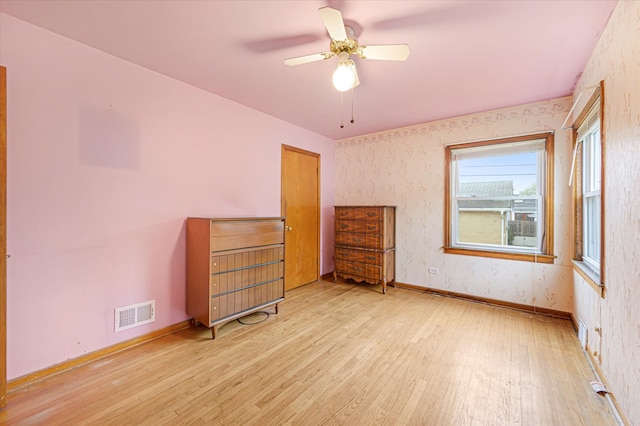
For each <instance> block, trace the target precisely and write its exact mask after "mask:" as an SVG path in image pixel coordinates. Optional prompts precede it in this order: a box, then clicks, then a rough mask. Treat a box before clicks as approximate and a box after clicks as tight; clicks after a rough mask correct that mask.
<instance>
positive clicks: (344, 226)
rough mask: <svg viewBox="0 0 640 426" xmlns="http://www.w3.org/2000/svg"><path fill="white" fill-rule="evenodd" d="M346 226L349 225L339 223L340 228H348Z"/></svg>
mask: <svg viewBox="0 0 640 426" xmlns="http://www.w3.org/2000/svg"><path fill="white" fill-rule="evenodd" d="M348 227H349V225H345V224H344V223H343V224H342V225H340V228H342V229H345V228H348Z"/></svg>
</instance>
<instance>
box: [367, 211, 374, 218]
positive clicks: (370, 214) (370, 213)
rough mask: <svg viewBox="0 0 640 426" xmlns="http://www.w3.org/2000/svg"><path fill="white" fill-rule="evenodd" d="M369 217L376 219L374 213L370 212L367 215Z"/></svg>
mask: <svg viewBox="0 0 640 426" xmlns="http://www.w3.org/2000/svg"><path fill="white" fill-rule="evenodd" d="M367 216H369V217H374V216H376V214H375V213H374V212H369V213H367Z"/></svg>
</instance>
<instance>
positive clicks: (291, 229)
mask: <svg viewBox="0 0 640 426" xmlns="http://www.w3.org/2000/svg"><path fill="white" fill-rule="evenodd" d="M284 229H286V230H287V231H293V228H292V227H290V226H286V227H285V228H284Z"/></svg>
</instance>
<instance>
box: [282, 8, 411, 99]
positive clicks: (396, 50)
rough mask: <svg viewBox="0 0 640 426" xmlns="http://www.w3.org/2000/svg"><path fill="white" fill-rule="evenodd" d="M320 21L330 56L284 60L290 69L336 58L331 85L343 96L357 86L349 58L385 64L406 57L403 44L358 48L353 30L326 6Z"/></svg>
mask: <svg viewBox="0 0 640 426" xmlns="http://www.w3.org/2000/svg"><path fill="white" fill-rule="evenodd" d="M318 11H319V12H320V17H321V18H322V21H323V22H324V26H325V27H326V28H327V32H328V33H329V37H331V44H330V45H329V52H320V53H314V54H312V55H305V56H298V57H296V58H290V59H286V60H285V61H284V63H285V64H286V65H289V66H295V65H301V64H307V63H309V62H315V61H322V60H325V59H329V58H331V57H333V56H337V57H338V68H336V70H335V72H334V73H333V85H334V87H335V88H336V89H337V90H339V91H340V92H345V91H347V90H350V89H352V88H354V87H356V86H357V85H358V84H360V80H359V79H358V73H357V71H356V66H355V64H354V63H353V61H352V60H351V59H349V57H350V56H351V55H357V56H358V57H359V58H361V59H381V60H386V61H404V60H405V59H407V57H408V56H409V53H410V51H409V46H408V45H406V44H387V45H374V46H360V45H359V44H358V41H357V40H356V38H355V34H354V30H353V28H352V27H350V26H348V25H345V23H344V21H343V20H342V14H341V13H340V11H339V10H337V9H333V8H331V7H329V6H326V7H322V8H320V9H318Z"/></svg>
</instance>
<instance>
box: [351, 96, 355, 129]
mask: <svg viewBox="0 0 640 426" xmlns="http://www.w3.org/2000/svg"><path fill="white" fill-rule="evenodd" d="M353 93H354V92H353V87H352V88H351V124H353V122H354V121H355V120H354V119H353Z"/></svg>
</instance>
